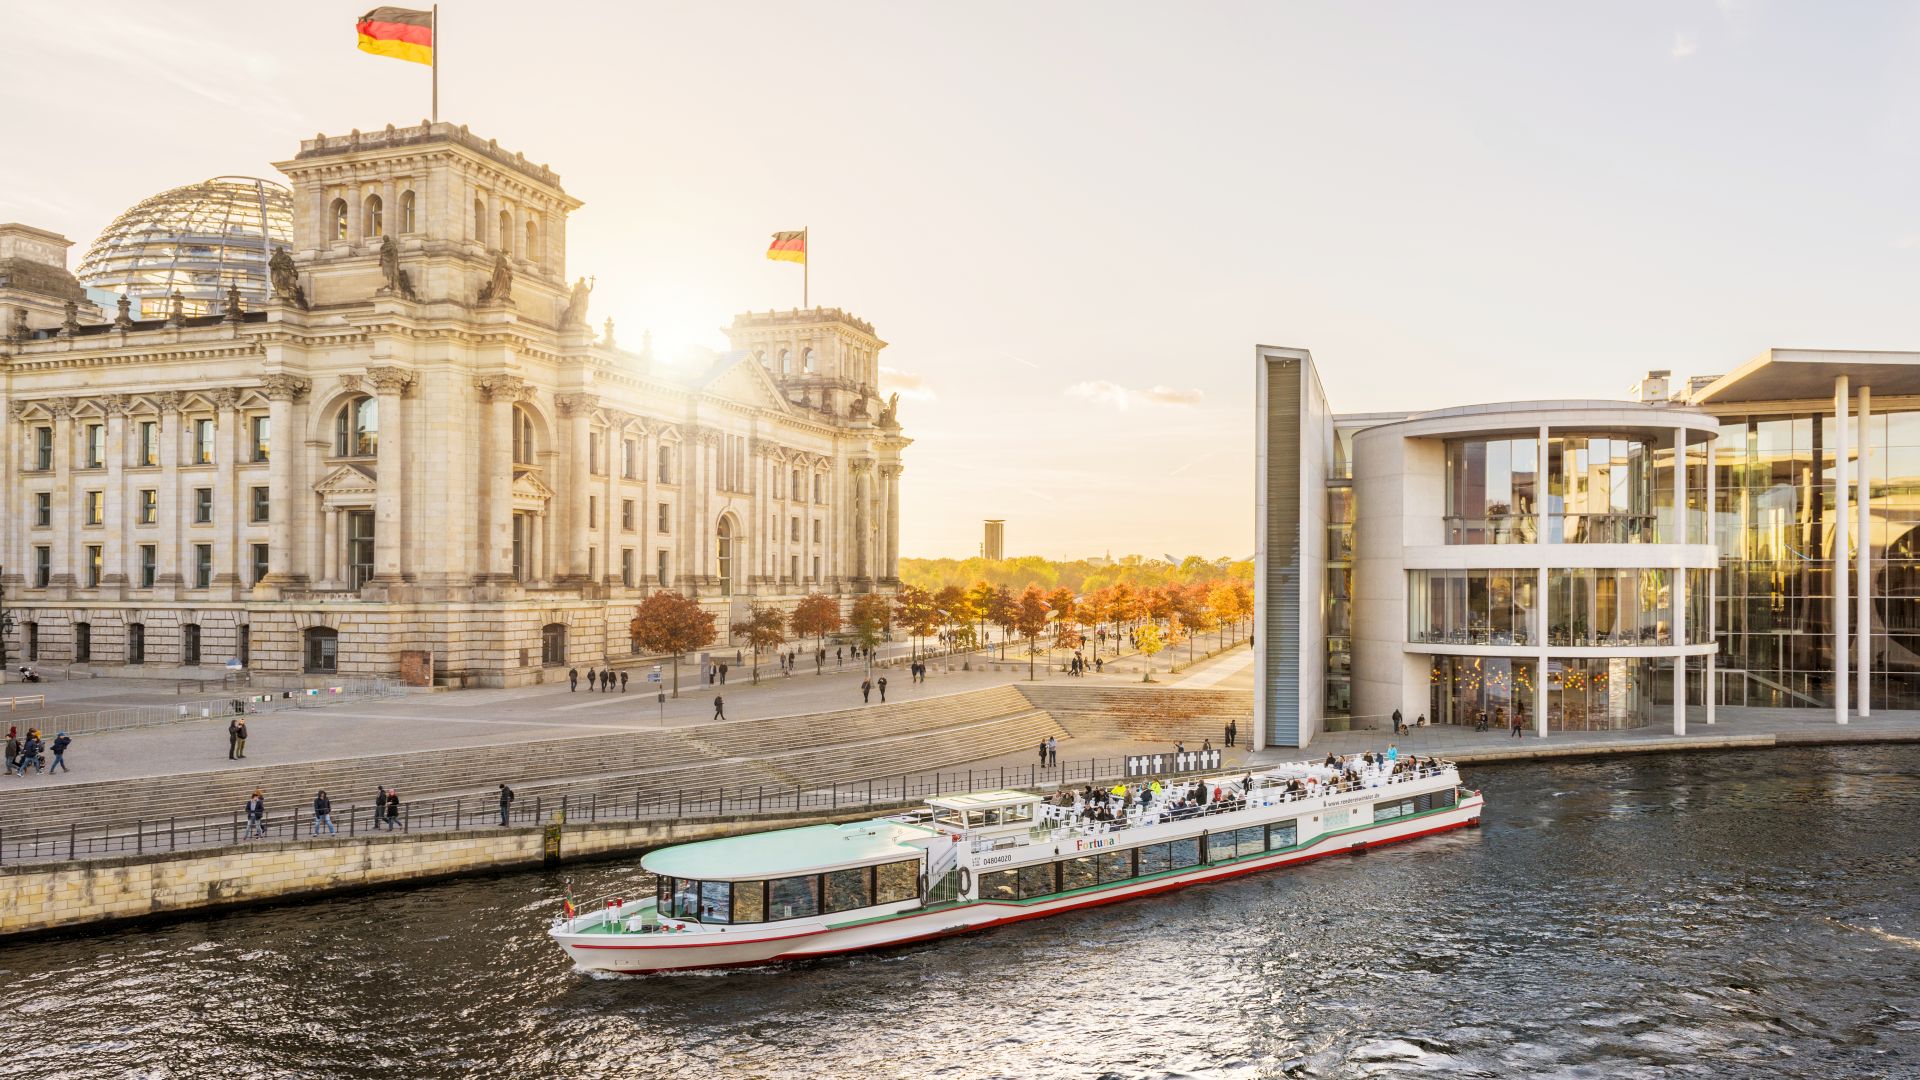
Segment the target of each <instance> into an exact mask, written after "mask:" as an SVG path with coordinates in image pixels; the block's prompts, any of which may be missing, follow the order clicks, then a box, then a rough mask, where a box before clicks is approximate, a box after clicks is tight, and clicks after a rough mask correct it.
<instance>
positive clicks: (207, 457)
mask: <svg viewBox="0 0 1920 1080" xmlns="http://www.w3.org/2000/svg"><path fill="white" fill-rule="evenodd" d="M193 463H194V464H195V465H211V464H213V421H211V420H195V421H194V422H193Z"/></svg>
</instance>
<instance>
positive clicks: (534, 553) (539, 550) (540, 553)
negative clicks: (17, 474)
mask: <svg viewBox="0 0 1920 1080" xmlns="http://www.w3.org/2000/svg"><path fill="white" fill-rule="evenodd" d="M552 516H553V515H551V514H549V513H547V512H546V511H544V510H542V511H540V512H539V513H537V514H529V515H527V537H526V539H527V583H528V584H532V583H534V582H536V581H540V582H544V581H546V580H547V567H546V563H545V562H544V561H543V559H544V557H545V556H546V553H547V541H546V532H547V521H548V520H549V519H550V518H551V517H552Z"/></svg>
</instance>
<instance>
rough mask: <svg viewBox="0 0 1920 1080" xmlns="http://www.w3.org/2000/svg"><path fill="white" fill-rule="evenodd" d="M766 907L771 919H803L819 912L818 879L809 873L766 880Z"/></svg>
mask: <svg viewBox="0 0 1920 1080" xmlns="http://www.w3.org/2000/svg"><path fill="white" fill-rule="evenodd" d="M767 907H768V909H769V911H768V917H769V918H772V919H804V918H808V917H809V916H813V915H818V914H820V879H819V878H817V877H814V876H813V875H812V874H809V875H807V876H806V877H790V878H775V879H773V880H772V881H769V882H767Z"/></svg>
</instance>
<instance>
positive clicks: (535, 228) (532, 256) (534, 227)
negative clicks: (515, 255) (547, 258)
mask: <svg viewBox="0 0 1920 1080" xmlns="http://www.w3.org/2000/svg"><path fill="white" fill-rule="evenodd" d="M521 250H522V251H523V252H525V254H526V257H527V261H528V262H530V263H534V264H536V265H537V264H538V263H539V262H540V219H539V218H538V217H529V218H527V246H526V247H525V248H523V249H521Z"/></svg>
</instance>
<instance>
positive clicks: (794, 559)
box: [787, 555, 800, 581]
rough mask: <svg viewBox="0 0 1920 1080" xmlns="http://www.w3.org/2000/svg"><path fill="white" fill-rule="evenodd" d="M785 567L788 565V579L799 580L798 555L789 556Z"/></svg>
mask: <svg viewBox="0 0 1920 1080" xmlns="http://www.w3.org/2000/svg"><path fill="white" fill-rule="evenodd" d="M787 567H788V573H789V574H790V575H791V576H790V577H789V580H791V581H799V580H800V556H798V555H794V556H790V557H789V558H788V559H787Z"/></svg>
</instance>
